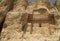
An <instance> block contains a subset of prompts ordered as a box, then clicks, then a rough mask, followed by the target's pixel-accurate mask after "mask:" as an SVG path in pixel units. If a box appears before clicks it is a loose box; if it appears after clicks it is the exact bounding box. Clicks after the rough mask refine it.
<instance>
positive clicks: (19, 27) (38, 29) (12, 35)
mask: <svg viewBox="0 0 60 41" xmlns="http://www.w3.org/2000/svg"><path fill="white" fill-rule="evenodd" d="M6 1H7V0H6ZM6 1H4V0H3V1H2V2H1V3H3V2H5V3H6ZM40 2H41V3H40ZM46 2H47V3H48V1H47V0H42V1H38V2H37V3H29V4H27V3H28V2H27V1H25V0H14V1H13V0H8V1H7V3H6V4H7V5H5V3H3V5H1V6H0V8H1V10H0V12H2V14H1V15H3V16H1V17H3V18H5V17H4V16H5V15H6V18H5V21H4V24H3V29H2V32H1V38H0V39H1V41H60V40H59V39H60V38H59V37H60V23H59V22H60V20H59V17H58V16H59V15H58V14H59V13H57V12H58V11H57V8H55V7H54V6H53V7H52V6H51V7H50V8H49V7H48V6H49V4H47V3H46ZM8 3H9V4H10V5H8ZM12 5H13V6H12ZM10 6H12V9H11V7H10ZM3 8H4V9H3ZM45 10H46V11H45ZM28 14H29V15H31V16H32V15H33V14H34V15H33V17H34V18H35V19H36V20H38V19H39V18H40V20H49V17H50V16H49V15H50V14H52V15H55V16H54V17H55V18H54V17H53V16H51V17H53V18H54V19H55V21H56V24H54V25H53V24H49V23H48V22H49V21H43V22H47V23H41V25H39V23H34V24H33V25H32V23H33V22H34V21H33V22H31V23H29V21H27V20H29V19H27V18H28V17H27V16H28ZM37 14H38V15H37ZM40 14H41V15H40ZM42 14H43V15H42ZM44 14H45V15H44ZM39 15H40V16H39ZM22 16H23V17H22ZM3 18H1V20H3ZM29 18H31V17H29ZM21 19H22V20H21ZM31 19H32V18H31ZM52 21H53V20H52ZM35 22H36V21H35ZM26 24H27V25H26ZM25 25H26V26H27V27H26V26H25ZM31 27H32V28H33V30H32V28H31ZM50 29H51V33H52V34H51V33H50V31H49V30H50ZM31 32H32V33H31Z"/></svg>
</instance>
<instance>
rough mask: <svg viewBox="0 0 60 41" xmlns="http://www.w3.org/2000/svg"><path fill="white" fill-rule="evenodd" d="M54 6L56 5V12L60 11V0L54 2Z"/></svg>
mask: <svg viewBox="0 0 60 41" xmlns="http://www.w3.org/2000/svg"><path fill="white" fill-rule="evenodd" d="M56 5H57V8H58V10H59V11H60V0H57V1H56Z"/></svg>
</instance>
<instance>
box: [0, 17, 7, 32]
mask: <svg viewBox="0 0 60 41" xmlns="http://www.w3.org/2000/svg"><path fill="white" fill-rule="evenodd" d="M5 18H6V16H4V18H3V20H2V22H1V23H0V33H1V31H2V29H3V24H4V21H5Z"/></svg>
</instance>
